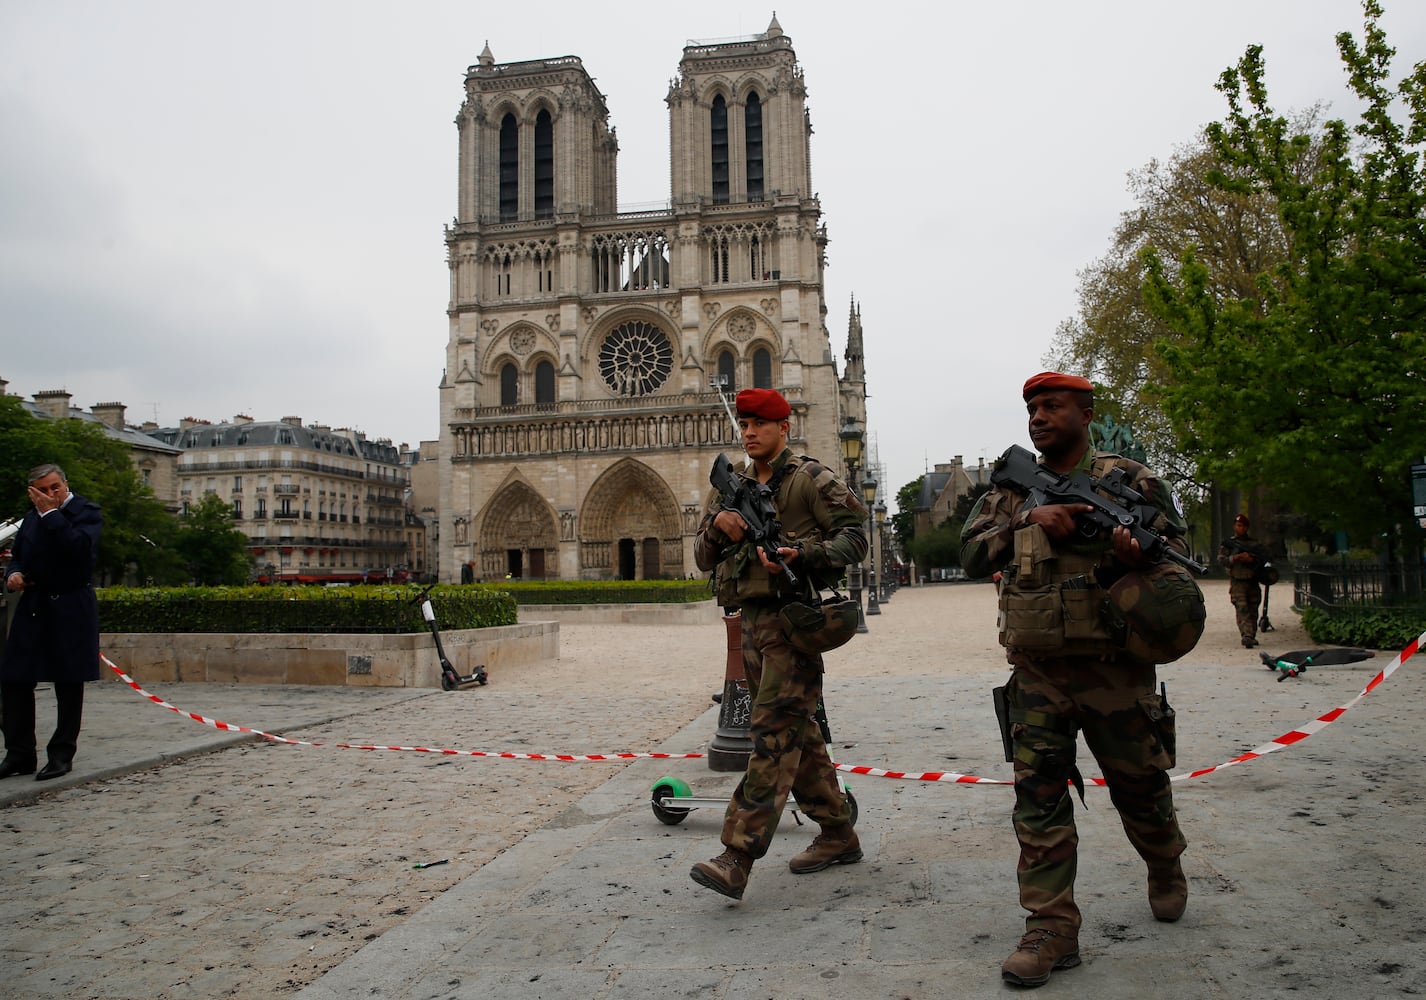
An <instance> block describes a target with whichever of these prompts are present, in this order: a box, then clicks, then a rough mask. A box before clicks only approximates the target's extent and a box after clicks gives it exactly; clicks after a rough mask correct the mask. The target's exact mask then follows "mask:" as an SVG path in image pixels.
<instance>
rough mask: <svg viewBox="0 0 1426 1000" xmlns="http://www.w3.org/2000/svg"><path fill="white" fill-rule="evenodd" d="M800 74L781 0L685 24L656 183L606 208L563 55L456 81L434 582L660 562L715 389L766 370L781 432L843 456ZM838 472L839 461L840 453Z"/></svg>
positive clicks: (841, 404) (572, 69)
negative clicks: (665, 177) (720, 24)
mask: <svg viewBox="0 0 1426 1000" xmlns="http://www.w3.org/2000/svg"><path fill="white" fill-rule="evenodd" d="M806 98H807V88H806V85H805V83H804V81H803V76H802V69H801V67H800V66H799V65H798V62H797V56H796V54H795V53H794V52H793V49H792V42H791V40H790V39H789V38H788V37H787V36H786V35H785V34H783V31H782V28H781V26H780V25H779V24H778V23H777V20H776V18H774V19H773V21H772V23H771V24H770V25H769V26H768V30H767V31H766V32H764V33H763V34H760V35H754V36H751V37H747V38H741V39H736V40H732V41H728V40H720V41H717V42H709V43H700V42H691V43H690V44H689V45H688V46H687V47H686V48H685V49H684V50H683V58H682V60H681V61H680V62H679V65H678V75H677V76H676V77H675V78H674V79H673V81H672V84H671V86H670V87H669V91H668V96H667V97H666V99H665V100H666V102H667V104H668V112H669V125H670V136H671V142H672V149H671V151H670V152H671V155H670V163H671V171H670V173H671V190H670V193H671V198H670V201H669V203H668V205H667V207H666V208H664V209H662V210H660V211H643V212H624V213H621V212H619V211H618V208H617V205H616V182H617V154H618V151H619V147H618V142H617V139H616V136H615V132H614V130H613V129H612V128H611V127H610V125H609V111H608V108H607V107H606V106H605V103H604V96H603V95H602V94H601V93H600V92H599V90H598V89H597V88H596V87H595V85H594V81H593V80H592V79H591V78H590V76H589V74H588V73H587V72H586V71H585V68H584V64H583V62H582V61H581V60H580V59H578V58H577V57H574V56H563V57H560V58H553V59H535V60H530V61H526V62H514V63H498V62H496V61H495V58H494V56H492V55H491V52H490V48H489V46H488V45H487V46H486V48H485V50H484V51H483V52H482V53H481V54H480V58H479V62H478V63H477V64H476V65H474V66H471V67H470V68H469V70H468V71H467V73H466V77H465V101H464V103H463V104H462V105H461V108H460V113H459V115H458V116H457V118H456V124H457V125H458V126H459V134H460V161H459V163H460V165H459V170H460V176H459V208H458V211H459V214H458V216H457V217H456V218H455V220H454V221H453V222H452V224H451V225H450V226H449V227H448V228H447V230H446V246H447V258H448V263H449V267H450V289H451V291H450V306H449V310H448V312H449V316H450V341H449V343H448V344H447V346H446V370H445V375H444V377H443V378H442V381H441V386H440V398H441V410H440V417H441V437H440V455H441V460H440V473H439V480H440V578H441V579H442V580H443V581H446V582H454V581H456V580H459V579H461V578H462V575H463V573H462V570H463V568H464V567H469V570H468V573H467V574H466V575H468V577H470V578H474V579H485V580H490V579H501V578H504V577H505V576H506V575H507V574H508V575H510V576H512V577H523V578H533V579H595V580H601V579H614V578H619V579H626V580H627V579H659V578H672V577H683V576H687V575H689V574H692V573H695V572H697V570H696V568H695V566H694V563H693V536H694V533H695V532H696V530H697V528H698V523H699V520H700V517H701V514H702V510H703V507H704V505H705V503H706V502H707V500H708V499H709V496H710V492H711V490H710V487H709V485H708V473H709V470H710V468H711V467H712V464H713V459H714V458H715V457H716V456H717V455H718V453H719V452H726V453H728V454H729V456H730V457H731V458H733V459H734V460H735V461H736V460H737V459H738V458H739V457H740V455H741V448H740V447H739V444H738V439H737V436H736V434H735V432H734V429H733V427H732V426H731V423H730V421H729V418H728V415H727V413H726V412H725V410H724V407H723V404H722V402H721V400H720V397H719V395H718V393H717V391H716V390H715V389H713V388H711V386H712V385H713V384H714V381H715V379H716V377H717V376H722V377H724V378H725V379H726V382H725V383H724V384H726V385H727V386H729V388H730V389H731V390H732V391H736V390H737V389H739V388H744V387H748V386H757V387H771V388H776V389H778V390H779V391H781V392H782V393H783V394H784V395H785V396H787V398H788V399H789V400H790V401H791V403H792V418H791V427H792V429H791V442H790V443H791V446H792V448H793V450H794V451H796V452H799V453H802V454H808V455H813V456H815V457H818V458H820V459H822V460H823V461H824V462H826V463H827V464H829V465H835V466H836V467H838V468H840V467H841V460H840V457H839V456H840V446H839V432H840V430H841V428H842V426H843V422H844V421H845V419H846V418H848V417H853V418H855V419H857V420H858V421H860V422H861V426H862V427H865V422H866V383H865V374H864V369H863V365H862V333H861V318H860V311H859V308H858V307H857V306H856V304H855V303H853V306H852V311H851V316H850V319H849V330H848V340H847V348H846V355H845V356H846V370H845V372H844V373H843V374H842V375H840V376H839V375H838V371H837V362H836V359H835V358H834V357H833V354H832V349H831V342H830V339H829V337H828V334H827V327H826V315H827V305H826V302H825V300H824V298H823V288H822V271H823V267H824V263H825V248H826V244H827V230H826V227H825V226H824V224H823V222H822V211H821V206H820V204H819V203H818V199H817V197H816V195H815V194H814V192H813V188H812V164H811V158H810V144H809V137H810V135H811V132H812V126H811V120H810V118H809V115H808V111H807V101H806ZM843 472H845V470H843Z"/></svg>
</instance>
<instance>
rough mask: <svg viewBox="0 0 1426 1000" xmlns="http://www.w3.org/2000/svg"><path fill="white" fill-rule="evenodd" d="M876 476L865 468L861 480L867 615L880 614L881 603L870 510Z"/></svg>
mask: <svg viewBox="0 0 1426 1000" xmlns="http://www.w3.org/2000/svg"><path fill="white" fill-rule="evenodd" d="M876 487H877V482H876V477H875V476H873V475H872V474H871V470H870V469H868V470H867V474H866V478H865V479H863V480H862V499H863V500H864V501H866V537H867V572H868V573H869V574H870V575H869V576H868V577H867V588H866V613H867V615H869V616H870V615H879V614H881V603H880V602H879V601H878V600H877V599H876V558H875V553H874V551H873V550H874V548H875V539H876V536H875V534H873V532H875V531H876V524H875V522H874V521H873V519H872V510H873V508H874V507H875V505H876Z"/></svg>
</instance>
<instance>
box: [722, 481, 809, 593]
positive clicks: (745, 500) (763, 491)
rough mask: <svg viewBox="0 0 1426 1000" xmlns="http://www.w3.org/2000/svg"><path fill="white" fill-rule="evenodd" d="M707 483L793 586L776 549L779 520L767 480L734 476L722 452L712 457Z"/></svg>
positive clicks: (794, 576)
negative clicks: (760, 480)
mask: <svg viewBox="0 0 1426 1000" xmlns="http://www.w3.org/2000/svg"><path fill="white" fill-rule="evenodd" d="M708 482H710V483H711V484H712V485H713V488H714V489H715V490H717V491H718V495H719V496H720V497H722V502H723V509H724V510H731V511H734V512H735V513H737V514H738V515H739V516H740V517H742V519H743V521H744V522H745V523H746V524H747V526H748V534H747V538H748V539H749V540H750V541H751V542H752V543H753V544H754V545H756V546H757V547H758V548H760V549H762V550H763V553H764V554H765V555H766V556H767V558H768V562H771V563H773V564H774V565H777V566H781V567H782V572H783V573H784V574H786V576H787V584H788V586H789V587H796V586H797V574H796V573H794V572H793V571H792V567H791V566H789V565H787V563H786V562H785V561H783V558H782V554H781V553H780V552H778V551H777V547H778V544H779V542H780V540H781V538H782V522H781V521H780V520H778V517H777V508H776V507H774V506H773V503H772V489H771V488H770V487H769V486H768V485H767V483H759V482H755V481H753V480H750V479H745V478H743V477H742V476H740V475H738V474H737V473H736V472H734V471H733V463H732V462H730V461H728V456H727V455H723V454H720V455H719V456H718V457H717V458H716V459H714V460H713V471H712V472H711V473H710V474H709V476H708Z"/></svg>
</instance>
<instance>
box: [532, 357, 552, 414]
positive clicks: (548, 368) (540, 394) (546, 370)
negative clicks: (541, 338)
mask: <svg viewBox="0 0 1426 1000" xmlns="http://www.w3.org/2000/svg"><path fill="white" fill-rule="evenodd" d="M554 401H555V366H554V365H552V364H550V362H548V361H541V362H540V363H539V364H537V365H536V366H535V402H536V403H539V404H541V405H546V406H549V405H553V404H554Z"/></svg>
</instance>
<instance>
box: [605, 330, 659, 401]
mask: <svg viewBox="0 0 1426 1000" xmlns="http://www.w3.org/2000/svg"><path fill="white" fill-rule="evenodd" d="M672 371H673V347H672V346H671V345H670V344H669V342H668V337H667V336H666V335H665V334H664V332H663V331H662V330H660V329H659V328H658V327H656V326H652V325H650V324H648V323H644V322H641V321H637V320H636V321H634V322H631V323H624V324H622V325H621V326H618V327H615V328H614V330H613V331H612V332H611V333H610V334H609V336H607V337H605V338H604V344H603V346H602V347H600V349H599V374H600V375H601V376H603V378H604V382H605V384H606V385H608V386H609V388H611V389H613V390H614V391H615V392H616V393H618V394H619V395H620V396H647V395H650V394H651V393H654V392H657V391H658V389H659V388H660V387H661V386H662V385H663V384H664V382H665V381H666V380H667V379H668V376H669V373H670V372H672Z"/></svg>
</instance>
